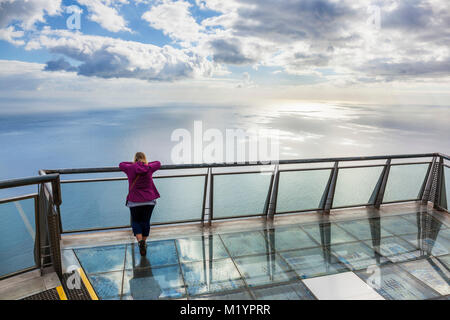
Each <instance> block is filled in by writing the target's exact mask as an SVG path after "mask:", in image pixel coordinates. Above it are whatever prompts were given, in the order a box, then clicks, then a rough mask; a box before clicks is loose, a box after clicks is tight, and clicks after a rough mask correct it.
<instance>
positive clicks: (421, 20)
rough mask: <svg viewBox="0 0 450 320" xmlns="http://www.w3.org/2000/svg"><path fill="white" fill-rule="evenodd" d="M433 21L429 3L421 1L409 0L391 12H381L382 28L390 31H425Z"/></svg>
mask: <svg viewBox="0 0 450 320" xmlns="http://www.w3.org/2000/svg"><path fill="white" fill-rule="evenodd" d="M432 19H433V10H432V8H431V6H430V5H429V3H427V2H426V1H421V0H407V1H402V2H400V3H399V5H398V7H397V8H395V9H394V10H393V11H391V12H385V11H383V10H382V12H381V27H382V28H389V29H407V30H413V29H423V28H426V27H427V26H428V25H429V24H430V23H431V20H432Z"/></svg>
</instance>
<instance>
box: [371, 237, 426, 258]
mask: <svg viewBox="0 0 450 320" xmlns="http://www.w3.org/2000/svg"><path fill="white" fill-rule="evenodd" d="M364 243H365V244H366V245H368V246H369V247H370V248H372V249H373V250H375V251H377V252H378V253H379V254H381V255H382V256H384V257H386V258H388V259H389V260H390V261H392V262H402V261H407V260H412V259H416V258H418V257H420V256H422V253H421V252H420V250H417V249H416V248H415V247H414V246H413V245H412V244H410V243H409V242H408V241H406V240H403V239H401V238H399V237H388V238H381V239H380V241H379V244H375V245H374V242H373V241H364Z"/></svg>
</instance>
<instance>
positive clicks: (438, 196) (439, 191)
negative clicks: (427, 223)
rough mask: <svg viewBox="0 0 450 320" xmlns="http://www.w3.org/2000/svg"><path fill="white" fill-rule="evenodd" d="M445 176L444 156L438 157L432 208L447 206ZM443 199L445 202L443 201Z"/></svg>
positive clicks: (438, 208)
mask: <svg viewBox="0 0 450 320" xmlns="http://www.w3.org/2000/svg"><path fill="white" fill-rule="evenodd" d="M444 192H445V178H444V158H442V157H440V158H439V165H438V173H437V179H436V191H435V193H434V199H433V200H434V201H433V208H434V209H437V210H441V209H442V208H446V207H447V203H446V202H447V199H446V198H447V197H446V195H445V194H443V193H444ZM444 200H445V203H444Z"/></svg>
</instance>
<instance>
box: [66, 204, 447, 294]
mask: <svg viewBox="0 0 450 320" xmlns="http://www.w3.org/2000/svg"><path fill="white" fill-rule="evenodd" d="M414 219H416V221H417V214H415V213H413V214H408V215H401V216H394V217H393V216H389V217H381V218H375V219H374V218H371V219H361V218H359V219H358V220H354V221H342V222H333V223H321V224H319V223H316V224H311V222H309V223H307V224H306V223H305V224H292V225H289V226H283V227H276V228H262V229H261V230H256V231H255V230H252V231H246V230H243V231H240V232H234V233H220V232H219V233H216V234H214V235H208V236H189V237H185V238H178V239H168V240H153V241H149V242H148V247H147V256H146V257H141V256H140V254H139V248H138V246H137V244H136V243H135V242H133V243H126V244H118V245H108V246H99V247H90V248H78V249H73V251H74V253H75V254H76V256H77V258H78V260H79V261H80V264H81V266H82V267H83V268H84V270H85V272H86V274H87V276H88V279H89V280H90V282H91V284H92V286H93V288H94V290H95V291H96V292H97V295H98V296H99V298H100V299H105V300H117V299H239V300H241V299H242V300H244V299H261V300H263V299H295V300H302V299H316V297H315V296H314V295H313V294H312V293H311V292H310V291H309V290H308V288H307V287H306V286H305V284H304V283H303V281H302V279H308V278H313V277H321V276H327V275H332V274H336V273H341V272H348V271H352V272H354V273H356V274H357V275H358V276H359V277H360V278H361V279H363V280H365V281H366V282H368V283H371V284H373V281H372V280H373V279H374V278H373V277H375V279H376V276H377V274H378V275H379V280H380V281H379V284H380V287H379V288H377V289H376V291H378V292H379V293H380V294H381V295H382V296H383V297H384V298H386V299H437V298H442V297H447V296H448V295H449V294H450V293H449V282H448V281H449V273H450V270H449V268H450V254H449V253H450V239H449V233H448V231H449V230H450V229H448V228H447V227H444V228H443V229H442V228H440V229H438V228H434V229H433V228H432V227H429V226H428V225H427V223H429V221H434V220H433V219H430V217H427V216H424V215H423V214H421V215H419V220H420V221H428V222H426V223H422V222H421V223H420V228H418V226H417V224H416V222H415V221H414ZM432 224H433V225H434V226H437V225H438V224H437V223H436V222H435V221H434V222H433V223H432ZM380 226H381V227H380ZM405 226H406V227H405ZM397 227H398V229H395V228H397ZM422 227H424V228H422ZM412 230H413V232H409V233H405V232H406V231H412ZM393 234H396V236H393ZM397 234H398V235H397ZM65 250H70V249H65ZM371 277H372V278H371ZM371 281H372V282H371ZM375 284H376V283H375Z"/></svg>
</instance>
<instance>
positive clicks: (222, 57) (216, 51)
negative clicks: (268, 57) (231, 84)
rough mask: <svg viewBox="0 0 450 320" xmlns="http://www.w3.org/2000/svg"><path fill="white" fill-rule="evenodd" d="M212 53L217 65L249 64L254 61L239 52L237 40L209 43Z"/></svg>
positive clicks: (239, 47) (221, 40)
mask: <svg viewBox="0 0 450 320" xmlns="http://www.w3.org/2000/svg"><path fill="white" fill-rule="evenodd" d="M209 44H210V46H211V48H212V51H213V59H214V61H215V62H218V63H227V64H236V65H242V64H251V63H254V62H255V60H253V59H251V58H249V57H247V56H245V55H244V54H243V53H242V51H241V45H240V43H239V41H237V40H231V39H230V40H223V39H218V40H213V41H211V42H210V43H209Z"/></svg>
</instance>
